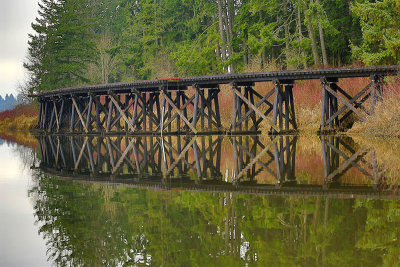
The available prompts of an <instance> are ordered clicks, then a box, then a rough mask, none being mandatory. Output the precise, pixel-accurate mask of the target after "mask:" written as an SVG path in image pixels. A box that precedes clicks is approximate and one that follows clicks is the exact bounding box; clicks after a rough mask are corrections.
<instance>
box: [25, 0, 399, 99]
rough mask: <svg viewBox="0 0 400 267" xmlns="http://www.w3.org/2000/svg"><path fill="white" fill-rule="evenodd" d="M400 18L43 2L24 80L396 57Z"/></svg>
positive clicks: (44, 82)
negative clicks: (26, 75)
mask: <svg viewBox="0 0 400 267" xmlns="http://www.w3.org/2000/svg"><path fill="white" fill-rule="evenodd" d="M399 19H400V1H399V0H377V1H368V0H240V1H239V0H213V1H207V0H135V1H133V0H40V2H39V14H38V17H37V18H36V20H35V22H34V23H32V28H33V30H34V33H33V34H31V35H29V38H30V40H29V51H28V56H27V59H26V61H25V63H24V66H25V68H26V69H27V71H28V73H29V80H28V81H27V85H26V87H27V88H29V89H30V91H31V92H38V91H42V90H52V89H55V88H60V87H69V86H76V85H84V84H94V83H109V82H119V81H126V80H139V79H153V78H160V77H171V76H191V75H206V74H217V73H226V72H244V71H262V70H268V69H299V68H311V67H320V66H342V65H349V64H353V62H354V61H358V62H361V63H362V64H366V65H379V64H400V23H399Z"/></svg>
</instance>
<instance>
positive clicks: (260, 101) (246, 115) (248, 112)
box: [235, 89, 274, 126]
mask: <svg viewBox="0 0 400 267" xmlns="http://www.w3.org/2000/svg"><path fill="white" fill-rule="evenodd" d="M252 90H253V89H252ZM253 91H254V92H253V93H254V94H256V96H258V97H259V98H261V100H259V101H258V102H257V103H256V105H255V107H256V108H258V107H259V106H261V104H263V103H266V104H267V105H269V106H270V108H269V109H268V110H267V111H266V112H265V113H264V114H265V115H268V113H270V112H271V111H272V108H273V106H274V105H272V104H271V103H270V102H269V101H268V100H267V99H268V98H269V97H270V96H271V95H272V94H273V93H274V89H272V90H271V91H269V92H268V93H267V94H266V95H265V96H264V97H262V96H261V95H260V94H258V93H257V92H256V91H255V90H253ZM253 112H254V113H255V111H254V110H253V109H250V110H249V111H247V112H246V113H245V114H244V115H243V117H242V118H240V119H239V120H238V121H237V122H236V125H239V124H240V123H242V122H243V121H244V120H246V119H247V117H249V116H250V115H251V114H252V113H253ZM236 125H235V126H236Z"/></svg>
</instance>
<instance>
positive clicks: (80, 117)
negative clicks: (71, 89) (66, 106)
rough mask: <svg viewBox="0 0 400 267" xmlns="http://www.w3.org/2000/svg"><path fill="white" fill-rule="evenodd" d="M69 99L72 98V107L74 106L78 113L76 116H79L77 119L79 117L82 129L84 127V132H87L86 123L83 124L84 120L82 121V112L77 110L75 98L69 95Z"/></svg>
mask: <svg viewBox="0 0 400 267" xmlns="http://www.w3.org/2000/svg"><path fill="white" fill-rule="evenodd" d="M71 99H72V103H73V104H74V107H75V109H76V112H77V113H78V116H79V119H80V121H81V123H82V126H83V129H84V130H85V132H86V133H87V132H88V129H87V128H86V124H85V122H84V120H83V116H82V114H81V111H80V110H79V108H78V105H77V104H76V101H75V98H74V97H71Z"/></svg>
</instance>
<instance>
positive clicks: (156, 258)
mask: <svg viewBox="0 0 400 267" xmlns="http://www.w3.org/2000/svg"><path fill="white" fill-rule="evenodd" d="M29 194H30V197H31V199H32V202H33V205H34V210H35V219H36V223H37V226H38V227H39V233H40V234H41V236H42V237H43V238H44V239H45V240H46V244H47V247H48V251H49V252H48V253H49V255H48V256H49V258H50V260H52V261H53V262H54V264H55V265H61V266H65V265H67V266H69V265H73V266H86V265H90V266H104V265H106V266H121V265H144V264H148V265H155V266H159V265H163V266H191V265H195V266H202V265H203V266H210V265H224V266H225V265H227V264H228V265H229V266H243V265H247V264H249V265H259V266H270V265H274V266H275V265H284V266H314V265H316V266H320V265H327V266H377V265H385V266H393V265H394V264H396V263H397V262H398V255H399V249H400V244H399V242H398V236H399V234H400V227H399V222H400V207H399V203H398V201H396V200H390V201H388V200H354V199H331V198H324V197H318V196H317V197H311V196H307V197H288V196H285V197H277V196H262V195H239V194H235V193H233V194H232V193H206V192H203V193H201V192H190V191H160V190H147V189H137V188H131V187H123V186H118V187H117V186H110V185H104V184H103V185H102V184H96V183H85V182H73V181H67V180H60V179H57V178H53V177H48V176H45V175H43V174H42V173H40V172H35V175H34V182H33V186H32V188H31V190H30V191H29Z"/></svg>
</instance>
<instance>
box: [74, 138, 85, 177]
mask: <svg viewBox="0 0 400 267" xmlns="http://www.w3.org/2000/svg"><path fill="white" fill-rule="evenodd" d="M87 141H88V137H85V141H84V142H83V146H82V148H81V151H80V152H79V156H78V159H77V160H76V162H75V166H74V170H75V171H76V170H77V169H78V167H79V163H80V161H81V159H82V156H83V153H84V151H85V147H86V144H87Z"/></svg>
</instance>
